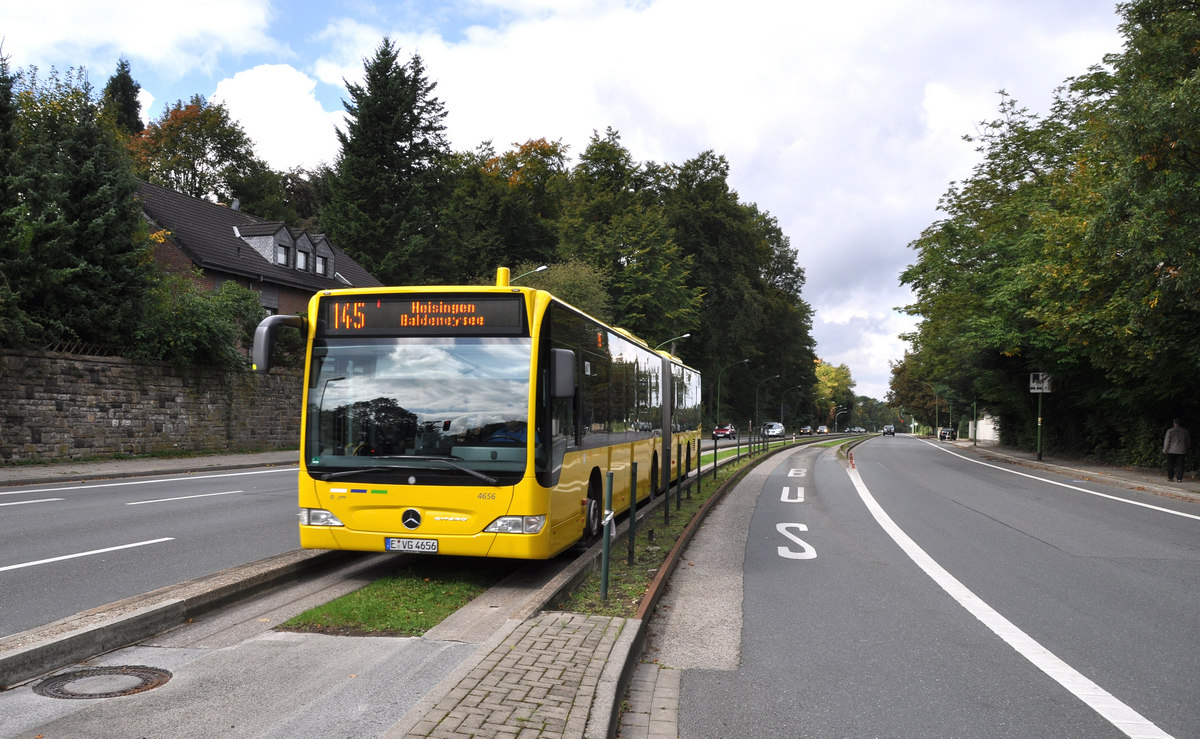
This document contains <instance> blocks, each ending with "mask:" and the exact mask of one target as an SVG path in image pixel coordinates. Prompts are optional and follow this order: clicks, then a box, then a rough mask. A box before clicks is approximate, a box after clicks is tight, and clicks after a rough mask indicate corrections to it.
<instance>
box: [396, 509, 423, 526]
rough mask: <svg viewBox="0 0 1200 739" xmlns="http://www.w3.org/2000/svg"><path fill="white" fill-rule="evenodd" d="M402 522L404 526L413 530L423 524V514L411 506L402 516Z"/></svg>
mask: <svg viewBox="0 0 1200 739" xmlns="http://www.w3.org/2000/svg"><path fill="white" fill-rule="evenodd" d="M400 522H401V523H403V524H404V528H406V529H409V530H412V529H415V528H417V527H418V526H420V525H421V514H420V512H419V511H417V510H416V509H415V508H409V509H408V510H407V511H405V512H404V515H403V516H401V517H400Z"/></svg>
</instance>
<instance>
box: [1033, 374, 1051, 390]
mask: <svg viewBox="0 0 1200 739" xmlns="http://www.w3.org/2000/svg"><path fill="white" fill-rule="evenodd" d="M1029 392H1031V393H1048V392H1050V373H1049V372H1030V373H1029Z"/></svg>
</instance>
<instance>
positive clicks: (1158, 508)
mask: <svg viewBox="0 0 1200 739" xmlns="http://www.w3.org/2000/svg"><path fill="white" fill-rule="evenodd" d="M921 441H924V439H922V440H921ZM925 443H926V444H928V445H929V446H931V447H933V448H934V449H937V450H938V451H939V452H945V453H946V454H949V455H950V456H952V457H958V458H959V459H962V460H965V461H967V462H973V463H975V464H981V465H983V466H984V467H991V468H992V469H994V470H1000V471H1001V472H1010V473H1012V474H1014V475H1020V476H1021V477H1028V478H1029V479H1030V480H1038V481H1041V482H1046V483H1050V484H1051V485H1058V486H1059V487H1064V488H1067V489H1068V490H1076V491H1078V492H1081V493H1087V494H1088V495H1094V496H1096V497H1097V498H1108V499H1109V500H1115V501H1117V502H1118V503H1128V504H1129V505H1135V506H1141V507H1142V508H1149V509H1150V510H1152V511H1158V512H1159V513H1170V514H1171V515H1173V516H1180V517H1182V518H1191V519H1194V520H1196V521H1200V516H1197V515H1196V514H1194V513H1184V512H1183V511H1173V510H1171V509H1170V508H1163V507H1162V506H1156V505H1151V504H1149V503H1142V502H1141V501H1137V500H1129V499H1128V498H1121V497H1119V496H1116V495H1109V494H1108V493H1100V492H1097V491H1095V490H1088V489H1087V488H1081V487H1079V486H1078V485H1068V484H1067V483H1065V482H1059V481H1057V480H1050V479H1047V478H1045V477H1038V476H1037V475H1031V474H1029V473H1027V472H1018V471H1017V470H1014V469H1010V468H1008V467H1001V466H1000V465H998V464H990V463H988V462H983V461H981V460H978V459H971V458H970V457H967V456H965V455H962V454H959V453H958V452H952V451H950V450H949V449H946V448H944V447H942V446H940V445H938V444H934V443H933V442H930V441H925Z"/></svg>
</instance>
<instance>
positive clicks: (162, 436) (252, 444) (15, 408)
mask: <svg viewBox="0 0 1200 739" xmlns="http://www.w3.org/2000/svg"><path fill="white" fill-rule="evenodd" d="M301 382H302V374H301V372H300V370H273V371H272V372H271V373H270V374H269V375H257V374H254V373H252V372H250V371H249V370H248V369H247V370H225V369H218V368H211V367H202V368H194V369H180V368H178V367H174V366H172V365H170V364H166V363H163V362H138V361H134V360H129V359H121V358H118V357H93V356H82V355H75V354H53V353H24V352H2V351H0V464H8V463H13V462H25V461H55V460H69V459H79V458H87V457H111V456H114V455H120V454H148V453H155V452H171V451H179V452H218V451H245V450H267V449H295V448H297V446H298V445H299V441H300V400H301V393H300V390H301V387H300V386H301Z"/></svg>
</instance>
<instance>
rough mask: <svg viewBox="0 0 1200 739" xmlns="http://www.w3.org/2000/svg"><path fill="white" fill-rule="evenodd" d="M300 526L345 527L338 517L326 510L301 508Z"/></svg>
mask: <svg viewBox="0 0 1200 739" xmlns="http://www.w3.org/2000/svg"><path fill="white" fill-rule="evenodd" d="M300 525H302V526H345V525H346V524H344V523H342V522H341V521H339V520H338V517H337V516H335V515H333V514H332V513H330V512H329V511H327V510H325V509H324V508H301V509H300Z"/></svg>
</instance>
